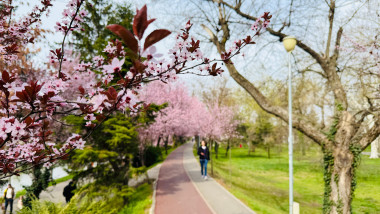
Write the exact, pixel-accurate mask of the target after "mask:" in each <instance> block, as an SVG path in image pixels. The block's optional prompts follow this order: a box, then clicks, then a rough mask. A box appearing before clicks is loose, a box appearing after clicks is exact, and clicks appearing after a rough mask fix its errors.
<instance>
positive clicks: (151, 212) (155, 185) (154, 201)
mask: <svg viewBox="0 0 380 214" xmlns="http://www.w3.org/2000/svg"><path fill="white" fill-rule="evenodd" d="M161 166H162V164H161V165H160V169H159V170H158V174H157V179H156V180H155V181H154V182H153V195H152V206H151V207H150V209H149V214H154V209H155V208H156V191H157V182H158V178H159V176H160V171H161Z"/></svg>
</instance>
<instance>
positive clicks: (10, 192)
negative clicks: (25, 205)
mask: <svg viewBox="0 0 380 214" xmlns="http://www.w3.org/2000/svg"><path fill="white" fill-rule="evenodd" d="M14 197H15V190H14V188H13V187H12V185H11V184H8V188H6V189H5V190H4V199H5V210H4V213H7V208H8V205H9V206H10V207H9V209H10V213H12V212H13V199H14Z"/></svg>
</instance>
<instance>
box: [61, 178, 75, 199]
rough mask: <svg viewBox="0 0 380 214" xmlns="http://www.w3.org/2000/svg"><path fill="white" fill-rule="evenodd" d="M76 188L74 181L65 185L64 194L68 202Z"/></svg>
mask: <svg viewBox="0 0 380 214" xmlns="http://www.w3.org/2000/svg"><path fill="white" fill-rule="evenodd" d="M75 189H76V185H75V184H74V182H73V181H70V183H69V184H68V185H67V186H65V188H64V189H63V196H65V198H66V203H69V202H70V200H71V198H72V197H73V196H74V193H73V191H74V190H75Z"/></svg>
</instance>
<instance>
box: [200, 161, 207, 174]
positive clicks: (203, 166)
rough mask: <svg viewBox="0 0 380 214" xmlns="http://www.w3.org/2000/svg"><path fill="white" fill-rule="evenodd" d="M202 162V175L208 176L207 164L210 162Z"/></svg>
mask: <svg viewBox="0 0 380 214" xmlns="http://www.w3.org/2000/svg"><path fill="white" fill-rule="evenodd" d="M200 162H201V173H202V175H204V176H207V162H208V160H207V159H200ZM203 168H204V171H203Z"/></svg>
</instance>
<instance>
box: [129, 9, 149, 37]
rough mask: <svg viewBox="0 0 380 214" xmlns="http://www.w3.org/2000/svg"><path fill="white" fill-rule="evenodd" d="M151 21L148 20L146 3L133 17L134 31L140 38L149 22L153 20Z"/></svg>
mask: <svg viewBox="0 0 380 214" xmlns="http://www.w3.org/2000/svg"><path fill="white" fill-rule="evenodd" d="M149 21H150V22H148V15H147V8H146V5H144V7H142V8H141V9H140V10H137V12H136V15H135V17H134V19H133V32H134V34H135V35H136V36H137V37H138V38H139V39H141V38H142V37H143V35H144V32H145V30H146V28H147V27H148V25H149V23H151V22H153V21H151V20H149Z"/></svg>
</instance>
